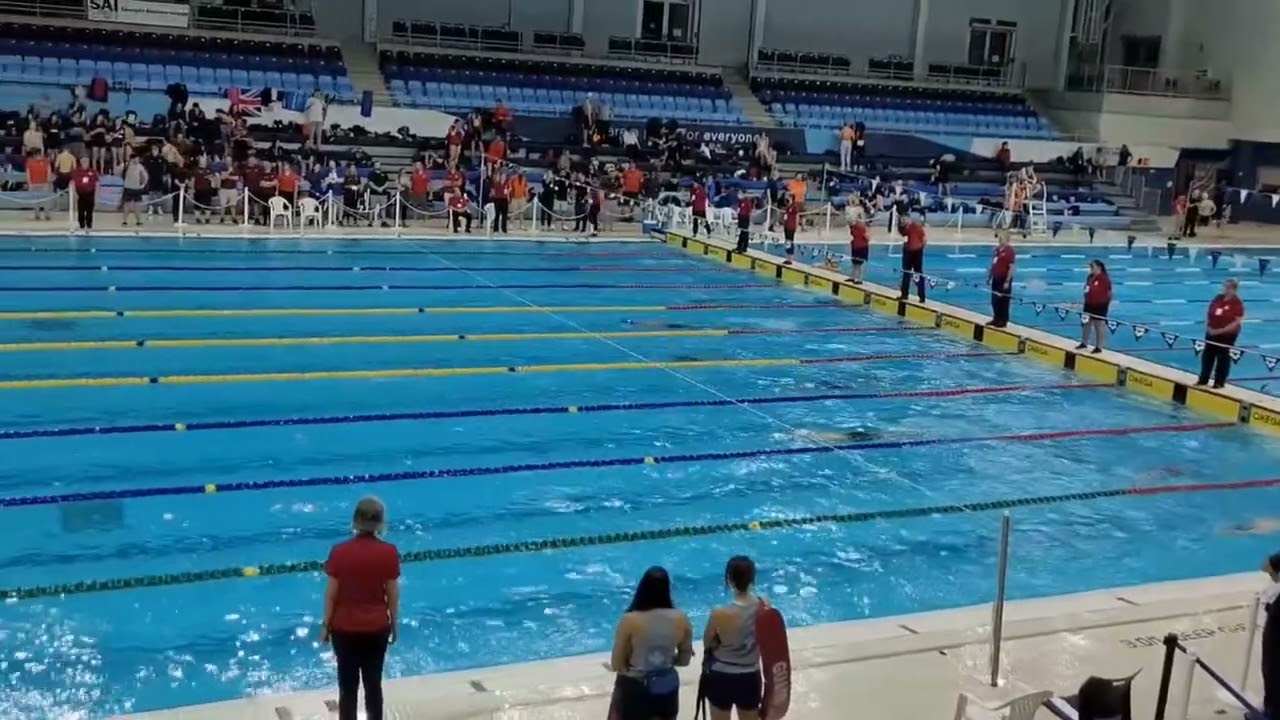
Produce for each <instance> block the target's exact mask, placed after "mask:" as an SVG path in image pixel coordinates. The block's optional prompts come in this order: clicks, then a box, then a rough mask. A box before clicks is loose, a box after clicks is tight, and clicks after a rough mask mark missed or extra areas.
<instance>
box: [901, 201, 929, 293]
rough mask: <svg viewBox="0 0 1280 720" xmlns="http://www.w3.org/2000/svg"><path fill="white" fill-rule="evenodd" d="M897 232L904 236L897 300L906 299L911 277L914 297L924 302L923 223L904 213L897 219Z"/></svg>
mask: <svg viewBox="0 0 1280 720" xmlns="http://www.w3.org/2000/svg"><path fill="white" fill-rule="evenodd" d="M898 232H899V233H900V234H901V235H902V237H904V238H906V240H905V242H903V244H902V286H901V288H900V290H899V293H898V299H899V300H906V299H907V294H908V292H909V291H910V290H911V279H912V278H915V281H916V297H918V298H919V299H920V302H921V303H924V284H925V276H924V246H925V244H926V241H925V237H924V225H922V224H920V223H919V222H917V221H915V220H912V219H910V218H908V217H906V216H905V215H904V216H903V217H902V219H901V220H899V221H898Z"/></svg>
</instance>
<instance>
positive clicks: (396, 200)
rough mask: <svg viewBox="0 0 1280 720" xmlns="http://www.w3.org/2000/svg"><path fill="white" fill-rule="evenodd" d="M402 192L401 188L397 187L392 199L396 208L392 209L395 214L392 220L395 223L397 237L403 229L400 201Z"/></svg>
mask: <svg viewBox="0 0 1280 720" xmlns="http://www.w3.org/2000/svg"><path fill="white" fill-rule="evenodd" d="M400 193H401V190H400V188H396V194H395V197H394V198H392V200H391V204H392V206H393V207H394V208H395V210H393V211H392V215H394V218H393V220H392V222H393V223H395V229H396V237H399V236H400V229H401V228H400V226H401V224H402V223H401V222H400V203H401V198H400Z"/></svg>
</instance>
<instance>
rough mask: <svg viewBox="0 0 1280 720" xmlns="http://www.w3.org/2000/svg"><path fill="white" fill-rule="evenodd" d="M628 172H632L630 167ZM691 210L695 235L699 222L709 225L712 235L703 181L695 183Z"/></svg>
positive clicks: (708, 229) (624, 175)
mask: <svg viewBox="0 0 1280 720" xmlns="http://www.w3.org/2000/svg"><path fill="white" fill-rule="evenodd" d="M627 172H631V170H630V168H628V169H627ZM623 181H624V182H625V181H626V173H623ZM690 205H691V212H692V215H693V218H692V219H693V236H694V237H698V223H699V221H701V223H702V224H703V225H705V226H707V235H708V236H710V235H711V223H709V222H707V189H706V188H705V187H703V186H702V183H694V184H693V193H692V195H691V197H690Z"/></svg>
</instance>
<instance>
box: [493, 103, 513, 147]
mask: <svg viewBox="0 0 1280 720" xmlns="http://www.w3.org/2000/svg"><path fill="white" fill-rule="evenodd" d="M513 120H514V117H513V116H512V114H511V108H509V107H507V106H506V105H504V104H502V101H501V100H499V101H498V102H497V103H496V104H495V105H494V106H493V129H494V130H495V131H496V132H497V135H498V137H501V138H505V137H507V135H508V134H509V133H510V132H511V127H512V121H513Z"/></svg>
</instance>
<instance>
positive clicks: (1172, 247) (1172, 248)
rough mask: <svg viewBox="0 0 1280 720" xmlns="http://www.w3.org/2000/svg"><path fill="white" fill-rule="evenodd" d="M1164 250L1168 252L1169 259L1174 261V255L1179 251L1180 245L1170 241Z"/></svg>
mask: <svg viewBox="0 0 1280 720" xmlns="http://www.w3.org/2000/svg"><path fill="white" fill-rule="evenodd" d="M1164 249H1165V251H1166V252H1168V253H1169V259H1170V260H1172V259H1173V254H1174V253H1175V252H1177V251H1178V243H1176V242H1173V241H1172V240H1170V241H1169V242H1167V243H1165V245H1164Z"/></svg>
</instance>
